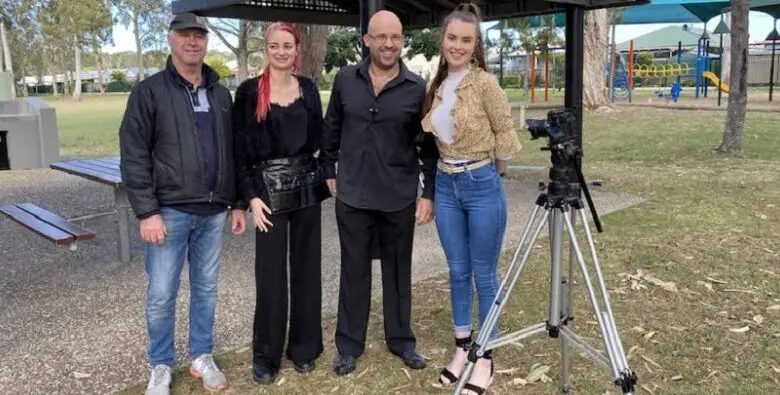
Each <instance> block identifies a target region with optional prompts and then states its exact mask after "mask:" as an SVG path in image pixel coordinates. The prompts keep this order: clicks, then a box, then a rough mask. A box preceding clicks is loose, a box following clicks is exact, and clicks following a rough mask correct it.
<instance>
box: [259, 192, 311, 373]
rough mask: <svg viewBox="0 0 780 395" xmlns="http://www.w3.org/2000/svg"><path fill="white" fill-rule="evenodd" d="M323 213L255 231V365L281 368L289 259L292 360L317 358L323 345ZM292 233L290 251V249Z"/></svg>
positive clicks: (286, 216)
mask: <svg viewBox="0 0 780 395" xmlns="http://www.w3.org/2000/svg"><path fill="white" fill-rule="evenodd" d="M321 211H322V210H321V207H320V206H319V205H317V206H313V207H308V208H305V209H301V210H297V211H294V212H290V213H282V214H278V215H272V216H271V218H270V220H271V222H272V223H273V226H272V227H269V229H268V233H265V232H262V231H260V230H256V232H257V233H256V252H255V254H256V257H255V287H256V293H257V300H256V304H255V318H254V334H253V339H252V346H253V361H254V363H259V362H262V361H267V362H270V364H271V365H272V366H273V367H275V368H277V369H278V368H279V365H280V364H281V359H282V351H283V350H284V343H285V337H286V334H287V333H286V332H287V318H288V301H287V293H288V291H287V255H288V250H289V256H290V259H289V262H290V279H289V280H290V299H291V302H292V303H290V305H289V312H290V314H289V316H290V317H289V318H290V333H289V341H288V344H287V353H286V354H287V358H289V359H291V360H293V361H306V360H313V359H315V358H317V357H318V356H319V355H320V354H321V353H322V351H323V344H322V283H321V277H322V275H321V266H322V265H321V257H322V252H321V246H322V240H321V234H322V233H321V228H322V226H321V223H322V220H321V217H320V213H321ZM288 231H289V249H288Z"/></svg>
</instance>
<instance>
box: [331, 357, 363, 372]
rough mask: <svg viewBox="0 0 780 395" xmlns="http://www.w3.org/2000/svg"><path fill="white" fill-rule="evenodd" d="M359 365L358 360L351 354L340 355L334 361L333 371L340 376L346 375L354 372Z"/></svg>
mask: <svg viewBox="0 0 780 395" xmlns="http://www.w3.org/2000/svg"><path fill="white" fill-rule="evenodd" d="M356 367H357V360H356V359H355V357H352V356H349V355H339V356H338V358H336V360H335V361H333V371H334V372H336V374H337V375H339V376H344V375H347V374H350V373H352V372H353V371H354V370H355V368H356Z"/></svg>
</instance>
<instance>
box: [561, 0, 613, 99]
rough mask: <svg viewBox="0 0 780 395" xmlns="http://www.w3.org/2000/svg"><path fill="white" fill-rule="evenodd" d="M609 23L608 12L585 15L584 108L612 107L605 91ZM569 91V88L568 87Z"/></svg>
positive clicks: (601, 10) (599, 11)
mask: <svg viewBox="0 0 780 395" xmlns="http://www.w3.org/2000/svg"><path fill="white" fill-rule="evenodd" d="M608 36H609V23H608V18H607V10H605V9H600V10H594V11H588V12H586V13H585V42H584V43H583V45H584V46H585V61H584V65H583V81H582V83H583V91H582V98H583V100H582V101H583V106H584V108H585V109H589V110H595V109H597V108H599V107H602V106H611V103H610V101H609V98H608V97H607V94H606V92H605V90H604V86H605V85H604V81H605V79H604V76H605V73H606V68H605V62H606V59H607V37H608ZM566 88H567V89H568V88H569V87H566Z"/></svg>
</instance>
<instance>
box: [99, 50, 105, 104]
mask: <svg viewBox="0 0 780 395" xmlns="http://www.w3.org/2000/svg"><path fill="white" fill-rule="evenodd" d="M97 61H98V87H99V90H100V95H101V96H103V95H105V94H106V86H105V81H104V80H103V72H104V69H105V66H104V63H103V51H100V49H99V48H98V53H97Z"/></svg>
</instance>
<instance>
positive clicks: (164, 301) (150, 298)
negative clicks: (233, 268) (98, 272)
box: [145, 207, 227, 366]
mask: <svg viewBox="0 0 780 395" xmlns="http://www.w3.org/2000/svg"><path fill="white" fill-rule="evenodd" d="M160 211H161V215H162V217H163V221H164V222H165V227H166V229H167V230H168V234H167V236H166V237H165V242H164V243H163V244H162V245H152V244H146V246H145V261H146V262H145V263H146V275H147V279H148V283H147V294H146V325H147V330H148V332H149V348H148V349H147V354H148V356H149V360H150V362H151V364H152V366H155V365H158V364H165V365H168V366H173V364H174V347H173V341H174V340H173V339H174V328H175V321H176V295H177V294H178V291H179V279H180V278H181V270H182V267H184V258H185V253H186V254H187V255H186V257H187V261H188V263H189V265H188V266H189V271H190V273H189V274H190V306H189V313H190V333H189V354H190V356H191V357H192V358H196V357H198V356H199V355H201V354H205V353H210V352H211V351H212V349H213V348H214V339H213V328H214V311H215V309H216V306H217V283H218V282H219V260H220V255H221V253H222V235H223V230H224V228H225V222H226V218H227V213H226V212H225V213H220V214H215V215H203V216H201V215H192V214H187V213H184V212H182V211H178V210H176V209H173V208H168V207H163V208H162V209H161V210H160Z"/></svg>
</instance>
